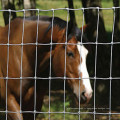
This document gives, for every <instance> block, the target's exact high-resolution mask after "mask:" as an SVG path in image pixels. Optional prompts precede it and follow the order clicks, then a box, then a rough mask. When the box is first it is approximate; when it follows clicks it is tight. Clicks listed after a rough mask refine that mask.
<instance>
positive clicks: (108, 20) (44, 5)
mask: <svg viewBox="0 0 120 120" xmlns="http://www.w3.org/2000/svg"><path fill="white" fill-rule="evenodd" d="M67 4H68V3H67V1H65V0H63V1H60V0H54V1H51V0H37V6H36V8H39V9H52V8H54V9H55V8H66V7H68V5H67ZM0 6H1V5H0ZM74 6H75V8H81V7H82V4H81V2H80V1H78V0H76V1H74ZM112 6H113V4H112V1H111V2H108V1H107V0H106V1H105V0H104V1H103V0H102V7H103V8H106V7H107V8H108V7H112ZM75 13H76V18H77V23H78V25H79V27H80V26H81V25H82V20H83V14H82V11H80V10H79V11H76V12H75ZM17 15H18V16H22V15H23V13H22V12H21V13H17ZM40 15H47V16H52V12H40ZM2 16H3V15H2V12H0V25H1V26H4V21H3V17H2ZM55 16H58V17H60V18H62V19H64V20H66V19H67V12H66V11H65V10H59V11H55ZM103 18H104V23H105V28H106V31H107V32H111V31H112V25H113V11H112V10H103ZM56 91H58V93H54V92H52V93H51V99H52V100H51V111H53V112H55V111H58V112H63V110H64V109H63V108H64V105H63V96H64V94H63V91H59V90H56ZM66 96H67V97H66V103H65V107H66V108H70V107H72V106H71V104H73V101H72V99H71V95H69V93H66ZM48 103H49V102H48V95H46V97H45V100H44V105H43V107H42V111H43V112H48V110H49V104H48ZM92 106H93V105H92ZM66 110H67V109H66ZM67 112H70V110H67ZM72 112H73V111H72ZM74 112H77V111H74ZM48 117H49V114H42V115H39V116H38V118H37V120H39V119H40V120H48ZM88 117H89V116H88V115H82V116H81V120H88V119H87V118H88ZM63 118H64V114H51V120H62V119H63ZM65 118H66V120H78V118H79V115H72V114H71V115H69V114H66V115H65ZM89 120H90V119H89ZM91 120H93V116H92V117H91ZM102 120H104V119H102Z"/></svg>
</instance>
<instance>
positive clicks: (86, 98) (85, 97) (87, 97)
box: [80, 92, 92, 104]
mask: <svg viewBox="0 0 120 120" xmlns="http://www.w3.org/2000/svg"><path fill="white" fill-rule="evenodd" d="M91 98H92V92H90V93H87V92H82V93H81V101H80V102H81V103H83V104H84V103H88V102H89V101H90V99H91Z"/></svg>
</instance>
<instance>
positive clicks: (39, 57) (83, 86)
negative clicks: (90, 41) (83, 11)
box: [0, 17, 92, 120]
mask: <svg viewBox="0 0 120 120" xmlns="http://www.w3.org/2000/svg"><path fill="white" fill-rule="evenodd" d="M23 22H24V34H23ZM37 26H38V27H37ZM66 26H67V22H66V21H64V20H62V19H60V18H57V17H55V18H54V21H53V22H52V18H50V17H48V18H45V19H44V18H41V19H39V21H37V20H29V19H28V20H27V19H26V20H23V19H21V18H16V19H14V20H13V21H11V22H10V29H9V25H7V26H5V27H0V44H2V45H0V51H1V54H0V89H1V91H0V95H1V98H2V100H3V101H4V103H5V104H7V110H8V116H7V117H8V119H9V120H33V119H34V116H33V113H29V112H28V113H22V111H34V106H35V105H34V98H35V97H36V111H40V110H41V107H42V104H43V99H44V96H45V94H46V91H47V90H48V85H49V80H48V78H49V77H50V79H52V78H53V77H56V79H57V78H59V77H60V78H62V79H65V82H66V83H67V84H68V85H69V87H70V88H71V89H72V91H73V93H74V94H75V95H76V97H77V99H78V100H79V99H80V100H82V99H83V101H84V102H85V103H86V102H88V101H89V100H90V99H91V97H92V87H91V84H90V79H89V74H88V71H87V66H86V58H87V54H88V50H87V49H86V48H85V47H84V46H83V45H81V43H80V40H81V30H80V29H79V28H77V27H76V26H72V25H71V22H69V23H68V29H67V28H66ZM37 28H38V29H37ZM9 30H10V32H9ZM8 32H9V37H8ZM37 33H38V34H37ZM51 35H52V40H51ZM66 36H67V37H66ZM8 38H9V44H8ZM83 38H84V37H83ZM22 40H23V42H22ZM51 41H52V44H51ZM51 46H52V48H51ZM22 49H23V51H22ZM8 51H9V52H8ZM36 52H37V54H36ZM21 56H22V57H21ZM21 60H22V62H21ZM35 61H37V62H35ZM50 61H51V64H50ZM36 63H37V65H36ZM7 64H8V65H7ZM36 66H37V67H36ZM21 68H22V70H21ZM35 68H36V69H35ZM7 69H8V70H7ZM50 69H51V70H50ZM50 71H51V72H50ZM44 78H46V79H44ZM76 78H77V79H76ZM35 81H36V87H35ZM51 81H52V80H51ZM6 85H7V86H6ZM6 87H7V89H6ZM35 89H36V90H35ZM6 90H7V91H6ZM35 91H36V96H35ZM6 92H7V103H6ZM21 95H22V96H21ZM20 96H21V99H20ZM21 101H22V102H21ZM21 110H22V111H21ZM9 111H10V112H9ZM11 112H13V113H11ZM36 116H37V114H36Z"/></svg>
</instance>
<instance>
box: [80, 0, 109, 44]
mask: <svg viewBox="0 0 120 120" xmlns="http://www.w3.org/2000/svg"><path fill="white" fill-rule="evenodd" d="M82 4H83V7H85V8H86V7H101V0H82ZM97 20H98V10H97V9H96V10H95V9H90V10H85V22H86V24H89V27H88V30H87V35H88V38H89V40H90V41H94V42H95V41H96V33H97ZM106 38H107V37H106V31H105V26H104V20H103V17H102V11H101V10H100V12H99V36H98V41H99V42H105V41H106V40H107V39H106Z"/></svg>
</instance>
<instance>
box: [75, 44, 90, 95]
mask: <svg viewBox="0 0 120 120" xmlns="http://www.w3.org/2000/svg"><path fill="white" fill-rule="evenodd" d="M78 43H80V42H78ZM77 48H78V51H79V54H80V57H81V58H82V63H81V64H80V65H79V66H78V71H79V73H82V80H83V85H84V87H85V92H86V93H87V94H88V95H91V93H92V87H91V84H90V79H89V74H88V71H87V67H86V57H87V54H88V50H87V49H86V48H85V47H84V46H83V45H77ZM81 92H82V91H81Z"/></svg>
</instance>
